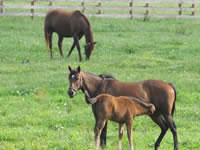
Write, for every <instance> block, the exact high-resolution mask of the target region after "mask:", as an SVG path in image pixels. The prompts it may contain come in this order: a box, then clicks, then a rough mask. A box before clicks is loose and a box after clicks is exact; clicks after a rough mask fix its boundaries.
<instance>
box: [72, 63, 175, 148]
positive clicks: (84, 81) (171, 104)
mask: <svg viewBox="0 0 200 150" xmlns="http://www.w3.org/2000/svg"><path fill="white" fill-rule="evenodd" d="M69 71H70V74H69V77H68V78H69V83H70V85H69V89H68V95H69V96H70V97H74V96H75V95H76V92H77V91H78V90H82V92H83V93H85V91H86V92H87V93H88V94H89V97H90V98H93V97H96V96H97V95H99V94H103V93H104V94H110V95H113V96H132V97H136V98H138V99H140V100H142V101H143V102H145V103H151V104H153V105H154V106H155V108H156V111H155V112H154V113H153V114H152V115H149V116H150V117H151V119H152V120H153V121H154V122H155V123H156V124H157V125H158V126H159V127H160V128H161V133H160V135H159V137H158V139H157V141H156V143H155V150H158V149H159V145H160V143H161V141H162V139H163V137H164V136H165V134H166V132H167V130H168V129H169V128H170V130H171V132H172V134H173V139H174V150H178V139H177V132H176V125H175V123H174V121H173V114H174V111H175V102H176V89H175V87H174V86H173V85H172V84H171V83H168V82H164V81H160V80H144V81H139V82H120V81H119V80H116V79H112V78H111V77H110V76H109V77H107V76H97V75H95V74H91V73H87V72H82V71H80V67H78V68H77V69H74V70H72V69H71V67H70V66H69ZM85 100H86V102H87V103H89V102H88V98H87V97H85ZM106 129H107V123H106V124H105V127H104V128H103V130H102V133H101V136H100V139H101V141H100V142H101V147H102V148H103V147H104V145H106Z"/></svg>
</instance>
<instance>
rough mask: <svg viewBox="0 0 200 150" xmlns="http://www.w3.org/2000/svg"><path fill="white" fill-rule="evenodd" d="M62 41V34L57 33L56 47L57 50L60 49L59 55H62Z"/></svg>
mask: <svg viewBox="0 0 200 150" xmlns="http://www.w3.org/2000/svg"><path fill="white" fill-rule="evenodd" d="M62 41H63V36H60V35H59V37H58V48H59V51H60V55H61V56H62V57H63V52H62Z"/></svg>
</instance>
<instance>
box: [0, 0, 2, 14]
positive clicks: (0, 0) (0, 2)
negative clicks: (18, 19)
mask: <svg viewBox="0 0 200 150" xmlns="http://www.w3.org/2000/svg"><path fill="white" fill-rule="evenodd" d="M0 6H1V7H3V0H0ZM0 13H3V8H0Z"/></svg>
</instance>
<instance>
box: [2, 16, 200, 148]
mask: <svg viewBox="0 0 200 150" xmlns="http://www.w3.org/2000/svg"><path fill="white" fill-rule="evenodd" d="M89 20H90V22H91V24H92V28H93V31H94V39H95V41H97V44H96V47H95V50H94V52H93V53H92V56H91V59H90V60H89V61H83V62H81V63H80V62H79V61H78V60H79V57H78V53H77V50H76V49H75V50H74V51H73V53H72V55H71V57H70V58H66V55H67V52H68V51H69V49H70V47H71V44H72V39H65V40H64V42H63V50H64V55H65V58H61V57H60V55H59V51H58V48H57V36H56V34H54V37H53V50H54V51H53V55H54V59H53V60H50V58H49V51H47V50H46V48H45V41H44V33H43V22H44V18H34V20H31V19H30V17H0V149H3V150H4V149H5V150H7V149H11V150H13V149H17V150H22V149H37V150H38V149H39V150H40V149H41V150H43V149H56V150H62V149H67V150H77V149H81V150H88V149H94V135H93V128H94V117H93V114H92V111H91V106H90V105H87V104H86V103H85V101H84V95H83V94H82V93H81V92H79V93H78V95H77V96H76V97H75V98H74V99H70V98H69V97H68V95H67V90H68V87H69V84H68V73H69V72H68V69H67V68H68V65H71V67H72V68H75V67H77V66H78V65H80V66H81V69H82V71H87V72H92V73H95V74H100V73H111V74H113V75H114V76H115V77H116V78H117V79H119V80H121V81H138V80H145V79H160V80H165V81H168V82H171V83H173V84H174V85H175V86H176V88H177V94H178V95H177V103H176V113H175V116H174V120H175V122H176V125H177V129H178V130H177V131H178V139H179V147H180V149H181V150H191V149H192V150H198V149H199V147H200V128H199V124H200V115H199V114H200V110H199V108H200V85H199V83H200V80H199V79H200V67H199V66H200V61H199V60H200V55H199V43H198V39H199V34H200V28H199V24H200V21H199V20H174V19H162V20H160V19H150V21H147V22H143V20H140V19H136V20H129V19H100V18H98V19H97V18H90V19H89ZM80 43H81V48H82V55H83V56H84V54H83V53H84V52H83V46H84V44H85V40H84V38H83V39H82V40H81V41H80ZM159 134H160V129H159V127H158V126H157V125H155V124H154V123H153V122H152V121H151V120H150V119H149V118H148V117H145V116H142V117H137V118H136V119H135V120H134V125H133V143H134V147H135V149H136V150H153V149H154V142H155V141H156V139H157V137H158V135H159ZM117 137H118V125H117V124H115V123H112V122H109V125H108V135H107V139H108V141H107V142H108V145H107V149H108V150H113V149H116V148H117V143H118V138H117ZM122 144H123V146H122V147H123V149H124V150H126V149H127V148H128V140H127V136H126V134H125V135H124V138H123V143H122ZM161 149H162V150H169V149H173V137H172V134H171V132H170V131H168V132H167V135H166V136H165V138H164V140H163V141H162V143H161Z"/></svg>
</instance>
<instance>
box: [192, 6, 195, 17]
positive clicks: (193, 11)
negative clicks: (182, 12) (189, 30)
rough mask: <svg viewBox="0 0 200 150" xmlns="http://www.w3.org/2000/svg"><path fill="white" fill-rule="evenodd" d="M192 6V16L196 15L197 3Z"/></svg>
mask: <svg viewBox="0 0 200 150" xmlns="http://www.w3.org/2000/svg"><path fill="white" fill-rule="evenodd" d="M192 8H193V10H192V16H194V15H195V4H192Z"/></svg>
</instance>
